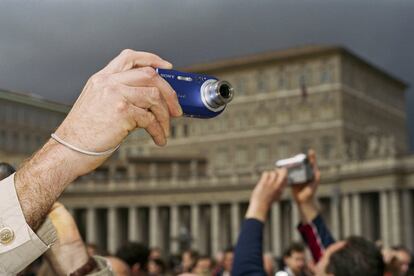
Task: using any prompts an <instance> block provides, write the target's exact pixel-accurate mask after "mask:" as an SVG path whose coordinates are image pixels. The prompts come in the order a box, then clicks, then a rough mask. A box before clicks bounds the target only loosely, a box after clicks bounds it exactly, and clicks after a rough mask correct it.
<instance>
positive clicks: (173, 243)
mask: <svg viewBox="0 0 414 276" xmlns="http://www.w3.org/2000/svg"><path fill="white" fill-rule="evenodd" d="M178 211H179V209H178V206H177V205H172V206H171V207H170V227H171V235H170V250H171V253H172V254H178V253H179V243H178V242H179V241H178V236H179V231H180V229H179V227H180V221H179V219H180V218H179V213H178Z"/></svg>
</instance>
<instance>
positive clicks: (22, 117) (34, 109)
mask: <svg viewBox="0 0 414 276" xmlns="http://www.w3.org/2000/svg"><path fill="white" fill-rule="evenodd" d="M68 110H69V107H68V106H66V105H62V104H58V103H54V102H50V101H47V100H45V99H42V98H40V97H37V96H35V95H28V94H23V93H16V92H11V91H6V90H1V89H0V160H1V161H3V162H9V163H11V164H13V165H15V166H17V165H18V164H19V163H21V161H22V160H23V159H24V158H26V157H27V156H29V155H30V154H31V153H33V152H34V151H35V150H36V149H38V148H39V147H40V146H41V145H42V144H43V143H44V142H45V141H46V140H47V139H48V138H49V137H50V133H51V132H53V130H54V129H55V128H56V127H57V126H58V125H59V124H60V122H61V121H62V120H63V118H65V115H66V113H67V112H68Z"/></svg>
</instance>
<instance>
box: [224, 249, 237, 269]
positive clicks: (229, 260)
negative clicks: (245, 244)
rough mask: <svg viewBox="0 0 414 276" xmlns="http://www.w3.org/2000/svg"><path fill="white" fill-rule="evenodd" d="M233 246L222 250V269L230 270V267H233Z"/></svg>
mask: <svg viewBox="0 0 414 276" xmlns="http://www.w3.org/2000/svg"><path fill="white" fill-rule="evenodd" d="M233 257H234V254H233V248H227V249H226V250H224V256H223V269H224V271H228V272H231V268H232V267H233Z"/></svg>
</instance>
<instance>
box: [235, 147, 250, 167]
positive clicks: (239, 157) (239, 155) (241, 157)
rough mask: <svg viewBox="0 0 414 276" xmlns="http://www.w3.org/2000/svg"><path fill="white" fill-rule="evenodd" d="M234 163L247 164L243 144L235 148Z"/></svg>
mask: <svg viewBox="0 0 414 276" xmlns="http://www.w3.org/2000/svg"><path fill="white" fill-rule="evenodd" d="M236 163H237V164H247V163H248V156H247V148H246V147H245V146H238V147H237V149H236Z"/></svg>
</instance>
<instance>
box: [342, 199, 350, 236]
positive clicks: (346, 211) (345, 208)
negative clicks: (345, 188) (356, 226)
mask: <svg viewBox="0 0 414 276" xmlns="http://www.w3.org/2000/svg"><path fill="white" fill-rule="evenodd" d="M342 220H343V233H344V238H346V237H349V236H350V235H351V226H352V225H351V202H350V195H348V194H344V195H343V196H342Z"/></svg>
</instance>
